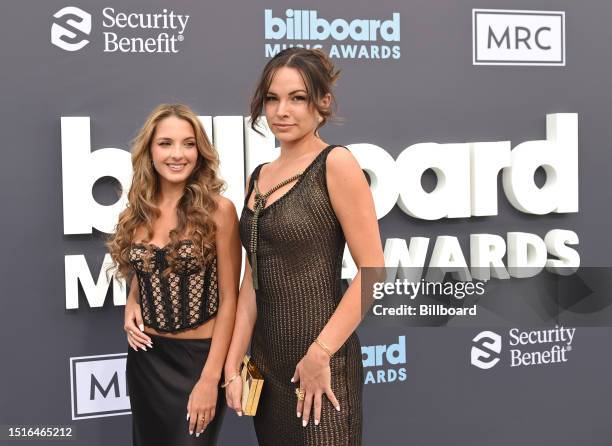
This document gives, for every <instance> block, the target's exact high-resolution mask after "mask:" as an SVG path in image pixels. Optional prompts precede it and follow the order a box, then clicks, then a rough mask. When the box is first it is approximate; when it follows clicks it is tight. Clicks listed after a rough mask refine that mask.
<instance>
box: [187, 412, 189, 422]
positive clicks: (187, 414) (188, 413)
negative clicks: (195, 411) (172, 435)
mask: <svg viewBox="0 0 612 446" xmlns="http://www.w3.org/2000/svg"><path fill="white" fill-rule="evenodd" d="M187 421H189V413H187Z"/></svg>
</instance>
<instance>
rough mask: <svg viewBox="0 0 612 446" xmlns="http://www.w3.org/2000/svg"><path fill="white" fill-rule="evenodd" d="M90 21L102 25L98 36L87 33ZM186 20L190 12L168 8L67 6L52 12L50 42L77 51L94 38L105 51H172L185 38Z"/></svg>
mask: <svg viewBox="0 0 612 446" xmlns="http://www.w3.org/2000/svg"><path fill="white" fill-rule="evenodd" d="M93 22H95V24H96V26H101V28H102V35H101V36H100V35H94V36H90V34H91V32H92V23H93ZM188 22H189V15H187V14H178V13H176V12H175V11H174V10H173V9H170V8H158V9H155V10H153V9H152V10H146V11H133V10H123V9H120V8H117V7H113V6H107V7H104V8H102V10H101V11H99V12H96V13H95V14H93V15H92V14H91V13H89V12H86V11H83V10H82V9H80V8H77V7H74V6H67V7H65V8H62V9H60V10H59V11H57V12H56V13H55V14H53V23H52V25H51V43H52V44H53V45H55V46H57V47H59V48H61V49H63V50H65V51H79V50H81V49H82V48H84V47H85V46H86V45H87V44H88V43H89V42H90V40H91V39H95V40H96V41H97V42H101V43H102V48H103V50H102V51H103V52H104V53H155V54H174V53H178V52H179V51H180V45H181V42H183V41H184V40H185V30H186V29H187V24H188Z"/></svg>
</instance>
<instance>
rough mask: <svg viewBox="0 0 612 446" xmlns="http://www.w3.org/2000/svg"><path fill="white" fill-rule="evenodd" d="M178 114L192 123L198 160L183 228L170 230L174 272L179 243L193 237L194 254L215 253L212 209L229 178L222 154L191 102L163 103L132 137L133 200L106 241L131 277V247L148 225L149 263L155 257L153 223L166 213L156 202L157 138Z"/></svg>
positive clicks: (204, 259) (120, 271) (207, 257)
mask: <svg viewBox="0 0 612 446" xmlns="http://www.w3.org/2000/svg"><path fill="white" fill-rule="evenodd" d="M170 116H175V117H177V118H179V119H183V120H185V121H187V122H189V123H190V124H191V126H192V128H193V132H194V134H195V140H196V146H197V150H198V159H197V161H196V166H195V167H194V169H193V172H192V173H191V174H190V175H189V177H188V178H187V182H186V184H185V191H184V193H183V195H182V197H181V198H180V199H179V202H178V204H177V207H176V213H177V220H178V223H177V227H176V228H174V229H173V230H171V231H170V234H169V235H170V242H169V243H168V245H166V252H167V259H168V265H169V266H168V268H167V269H166V270H165V271H164V274H166V275H167V274H169V272H170V271H171V270H173V268H174V265H175V259H176V255H177V248H178V246H179V243H180V242H182V241H183V240H184V238H181V236H183V235H185V234H186V239H189V240H191V241H192V242H193V244H194V246H196V247H198V248H199V249H195V250H194V251H195V252H194V255H195V257H196V259H197V261H198V262H199V263H200V264H201V265H204V264H206V263H208V262H210V261H212V259H213V258H214V256H215V254H216V253H215V233H216V227H215V224H214V222H213V220H212V214H213V212H214V211H215V210H216V208H217V204H216V201H215V197H216V196H217V195H218V194H219V193H220V192H221V191H222V190H223V188H224V186H225V183H224V182H223V181H222V180H221V179H220V178H219V177H218V170H219V156H218V154H217V151H216V150H215V148H214V147H213V146H212V144H211V143H210V141H209V139H208V137H207V136H206V132H205V131H204V127H203V126H202V123H201V122H200V120H199V119H198V117H197V116H196V114H195V113H194V112H193V111H191V109H189V107H187V106H185V105H182V104H162V105H159V106H158V107H156V108H155V110H153V111H152V112H151V114H150V115H149V117H148V118H147V120H146V121H145V123H144V125H143V126H142V128H141V129H140V131H139V132H138V135H137V136H136V138H135V139H134V140H133V142H132V167H133V177H132V185H131V187H130V191H129V192H128V205H127V207H126V209H125V210H124V211H123V212H121V214H120V215H119V220H118V222H117V226H116V228H115V233H114V234H112V235H111V236H109V237H108V239H107V243H106V246H107V248H108V251H109V253H110V255H111V257H112V259H113V261H114V268H115V270H116V272H117V276H118V277H121V278H126V279H127V278H128V277H129V276H130V273H131V265H130V247H131V246H132V244H133V243H134V241H135V240H134V237H135V235H136V230H137V229H138V228H140V227H142V226H144V228H145V230H146V233H147V235H146V237H145V239H144V240H143V241H142V244H143V246H144V247H145V248H146V249H147V255H145V267H147V264H148V260H149V259H151V258H152V257H153V249H154V246H153V245H151V244H150V241H151V239H152V238H153V235H154V234H153V222H154V221H155V219H157V218H158V217H159V216H160V215H161V212H160V210H159V208H158V207H157V205H156V202H157V199H158V198H159V196H158V195H159V185H160V181H159V174H158V173H157V171H156V170H155V168H154V167H153V159H152V157H151V142H152V140H153V137H154V135H155V131H156V128H157V125H158V124H159V122H160V121H162V120H163V119H165V118H168V117H170Z"/></svg>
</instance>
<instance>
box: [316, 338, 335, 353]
mask: <svg viewBox="0 0 612 446" xmlns="http://www.w3.org/2000/svg"><path fill="white" fill-rule="evenodd" d="M315 342H316V343H317V345H318V346H319V347H321V348H322V349H323V350H325V353H327V354H328V355H329V357H330V358H331V357H332V356H333V355H332V352H331V351H330V350H329V348H327V346H326V345H325V344H323V341H320V340H319V338H317V339H315Z"/></svg>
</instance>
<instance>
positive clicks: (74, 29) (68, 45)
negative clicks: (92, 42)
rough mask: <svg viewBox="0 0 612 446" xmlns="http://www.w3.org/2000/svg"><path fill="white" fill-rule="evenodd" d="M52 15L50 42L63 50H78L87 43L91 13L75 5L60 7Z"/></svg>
mask: <svg viewBox="0 0 612 446" xmlns="http://www.w3.org/2000/svg"><path fill="white" fill-rule="evenodd" d="M53 17H54V18H55V19H57V20H56V21H55V22H54V23H53V24H52V25H51V43H52V44H53V45H55V46H57V47H59V48H61V49H63V50H65V51H78V50H80V49H81V48H83V47H84V46H85V45H87V44H88V43H89V40H87V38H86V36H89V33H91V14H89V13H88V12H85V11H83V10H82V9H79V8H77V7H75V6H66V7H65V8H62V9H60V10H59V11H57V12H56V13H55V14H53Z"/></svg>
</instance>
